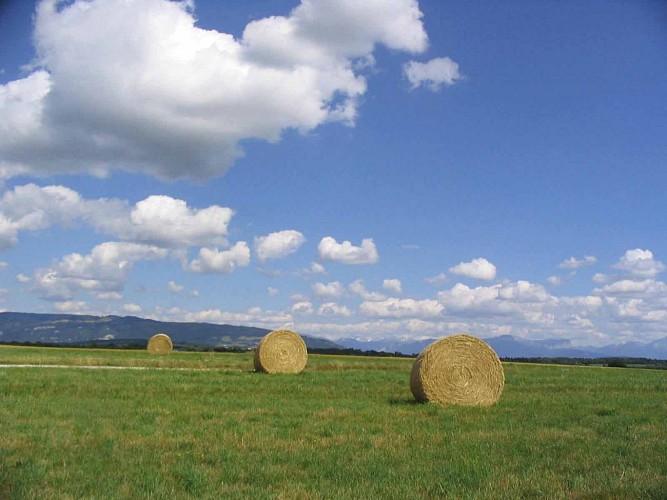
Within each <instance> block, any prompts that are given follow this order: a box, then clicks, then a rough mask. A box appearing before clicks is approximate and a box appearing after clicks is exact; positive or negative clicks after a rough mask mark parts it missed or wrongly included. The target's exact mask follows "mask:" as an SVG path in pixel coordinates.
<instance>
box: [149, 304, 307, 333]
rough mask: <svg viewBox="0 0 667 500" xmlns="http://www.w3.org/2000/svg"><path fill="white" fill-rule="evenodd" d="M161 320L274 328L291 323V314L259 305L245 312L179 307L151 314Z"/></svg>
mask: <svg viewBox="0 0 667 500" xmlns="http://www.w3.org/2000/svg"><path fill="white" fill-rule="evenodd" d="M151 317H152V318H153V319H157V320H161V321H181V322H188V323H189V322H198V323H215V324H232V325H244V326H255V327H259V328H268V329H270V330H275V329H277V328H283V327H285V325H286V324H289V323H292V322H293V321H294V318H293V317H292V315H291V314H286V313H284V312H280V311H264V310H263V309H261V308H259V307H251V308H249V309H248V310H246V311H245V312H234V311H223V310H221V309H204V310H201V311H184V310H182V309H180V308H177V307H176V308H171V309H168V310H157V311H155V313H154V314H152V315H151Z"/></svg>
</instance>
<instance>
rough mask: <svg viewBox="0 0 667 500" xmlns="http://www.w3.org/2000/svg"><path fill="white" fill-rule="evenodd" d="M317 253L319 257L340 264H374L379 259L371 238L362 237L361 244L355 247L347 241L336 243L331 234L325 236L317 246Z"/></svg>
mask: <svg viewBox="0 0 667 500" xmlns="http://www.w3.org/2000/svg"><path fill="white" fill-rule="evenodd" d="M317 254H318V256H319V257H320V259H325V260H330V261H332V262H339V263H341V264H375V263H376V262H377V261H378V259H379V256H378V252H377V248H375V242H373V239H372V238H364V239H363V240H362V241H361V246H359V247H356V246H354V245H352V243H350V242H349V241H343V243H338V242H337V241H336V240H335V239H334V238H332V237H331V236H326V237H324V238H322V240H321V241H320V243H319V245H318V246H317Z"/></svg>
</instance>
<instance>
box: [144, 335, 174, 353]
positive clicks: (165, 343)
mask: <svg viewBox="0 0 667 500" xmlns="http://www.w3.org/2000/svg"><path fill="white" fill-rule="evenodd" d="M147 349H148V352H149V353H150V354H171V351H172V350H173V349H174V345H173V344H172V343H171V339H170V338H169V335H165V334H164V333H157V334H155V335H153V336H152V337H151V338H150V339H148V347H147Z"/></svg>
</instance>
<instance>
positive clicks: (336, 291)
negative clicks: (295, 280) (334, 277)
mask: <svg viewBox="0 0 667 500" xmlns="http://www.w3.org/2000/svg"><path fill="white" fill-rule="evenodd" d="M312 289H313V293H314V294H315V295H317V296H318V297H341V296H342V295H343V294H344V293H345V287H344V286H343V285H342V284H341V283H340V282H339V281H331V282H329V283H327V284H326V285H325V284H324V283H315V284H314V285H313V286H312Z"/></svg>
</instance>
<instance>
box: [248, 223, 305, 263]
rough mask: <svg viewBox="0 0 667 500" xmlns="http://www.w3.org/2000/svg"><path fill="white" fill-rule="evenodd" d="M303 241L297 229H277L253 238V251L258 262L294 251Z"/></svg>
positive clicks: (278, 257) (277, 257)
mask: <svg viewBox="0 0 667 500" xmlns="http://www.w3.org/2000/svg"><path fill="white" fill-rule="evenodd" d="M304 241H306V239H305V238H304V236H303V234H301V233H300V232H299V231H295V230H293V229H288V230H286V231H278V232H276V233H270V234H268V235H266V236H259V237H257V238H255V253H256V254H257V259H258V260H259V261H260V262H264V261H266V260H269V259H280V258H282V257H286V256H287V255H290V254H292V253H294V252H296V251H297V250H298V249H299V247H300V246H301V245H303V242H304Z"/></svg>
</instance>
